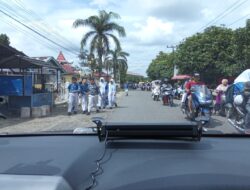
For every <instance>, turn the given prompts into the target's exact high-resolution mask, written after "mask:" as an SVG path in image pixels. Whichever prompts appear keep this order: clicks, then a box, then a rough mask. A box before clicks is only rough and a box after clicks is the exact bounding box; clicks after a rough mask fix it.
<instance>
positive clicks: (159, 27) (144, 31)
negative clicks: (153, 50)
mask: <svg viewBox="0 0 250 190" xmlns="http://www.w3.org/2000/svg"><path fill="white" fill-rule="evenodd" d="M173 25H174V24H173V23H171V22H163V21H162V20H160V19H157V18H155V17H148V18H147V20H146V23H145V24H144V23H134V28H135V31H132V32H130V33H129V34H128V37H129V36H130V38H131V39H132V40H133V39H135V40H136V41H137V44H140V45H155V44H158V45H160V44H162V42H163V41H165V40H164V39H165V38H167V37H168V36H169V35H170V34H172V32H173Z"/></svg>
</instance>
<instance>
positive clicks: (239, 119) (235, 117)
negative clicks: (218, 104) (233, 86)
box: [226, 94, 250, 133]
mask: <svg viewBox="0 0 250 190" xmlns="http://www.w3.org/2000/svg"><path fill="white" fill-rule="evenodd" d="M249 104H250V97H248V98H244V97H243V95H241V94H239V95H236V96H235V97H234V101H233V103H228V104H227V105H226V116H227V118H228V121H229V123H230V124H231V125H232V126H233V127H235V128H236V129H237V130H238V131H240V132H243V133H244V132H245V129H246V127H247V126H246V119H247V118H248V119H249V118H250V110H249V108H248V106H249Z"/></svg>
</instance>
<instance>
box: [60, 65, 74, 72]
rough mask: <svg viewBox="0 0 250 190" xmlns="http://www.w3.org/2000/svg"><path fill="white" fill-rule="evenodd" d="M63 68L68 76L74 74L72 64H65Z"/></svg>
mask: <svg viewBox="0 0 250 190" xmlns="http://www.w3.org/2000/svg"><path fill="white" fill-rule="evenodd" d="M62 67H63V68H64V70H65V71H66V72H67V73H68V74H74V73H75V69H74V68H73V67H72V66H71V65H70V64H63V65H62Z"/></svg>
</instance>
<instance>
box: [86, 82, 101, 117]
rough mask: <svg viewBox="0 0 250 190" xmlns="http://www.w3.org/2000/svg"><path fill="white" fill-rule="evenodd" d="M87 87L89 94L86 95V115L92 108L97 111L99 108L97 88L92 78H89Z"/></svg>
mask: <svg viewBox="0 0 250 190" xmlns="http://www.w3.org/2000/svg"><path fill="white" fill-rule="evenodd" d="M88 89H89V96H88V113H87V115H90V112H91V110H92V109H93V108H95V109H96V112H99V109H98V107H97V101H98V95H99V88H98V86H97V85H96V83H95V80H94V78H90V83H89V85H88Z"/></svg>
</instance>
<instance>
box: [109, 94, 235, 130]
mask: <svg viewBox="0 0 250 190" xmlns="http://www.w3.org/2000/svg"><path fill="white" fill-rule="evenodd" d="M118 104H119V105H118V108H116V109H114V110H113V112H112V113H110V114H109V116H108V117H107V120H108V121H114V122H189V121H188V120H187V119H186V118H185V115H184V114H183V113H182V111H181V109H180V101H178V100H175V105H174V107H169V106H163V105H162V102H161V101H158V102H156V101H153V99H152V98H151V92H147V91H140V90H136V91H129V96H123V97H121V98H120V100H119V102H118ZM207 133H216V134H221V133H238V132H237V130H236V129H234V128H233V127H232V126H231V125H230V124H229V123H228V121H227V120H226V118H224V117H221V116H217V115H213V116H212V121H211V124H210V126H209V128H208V132H207Z"/></svg>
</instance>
